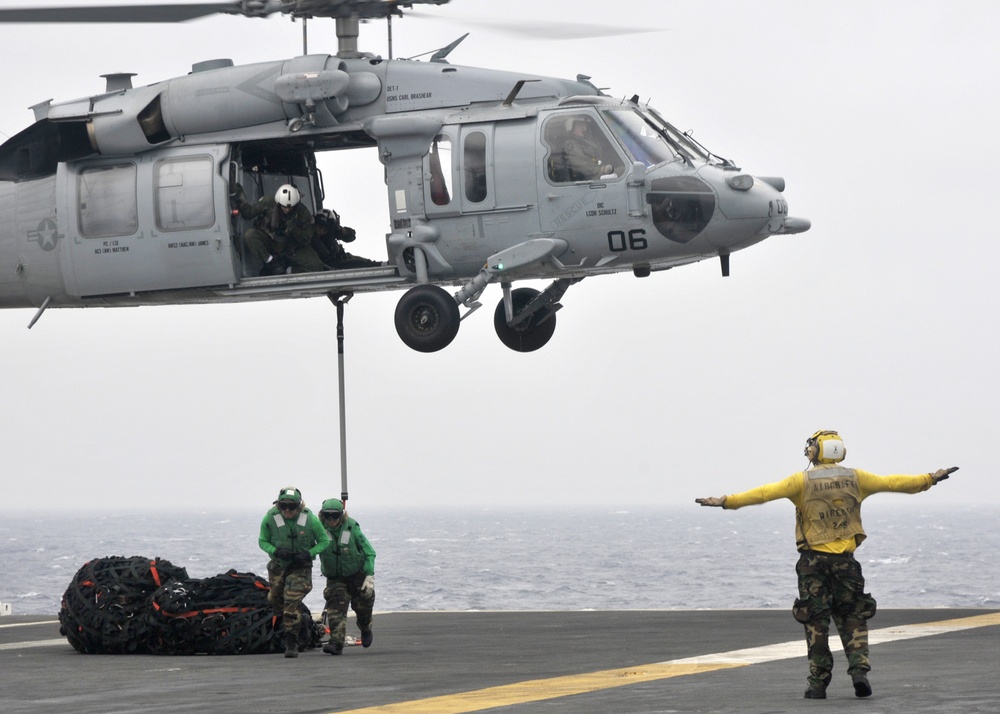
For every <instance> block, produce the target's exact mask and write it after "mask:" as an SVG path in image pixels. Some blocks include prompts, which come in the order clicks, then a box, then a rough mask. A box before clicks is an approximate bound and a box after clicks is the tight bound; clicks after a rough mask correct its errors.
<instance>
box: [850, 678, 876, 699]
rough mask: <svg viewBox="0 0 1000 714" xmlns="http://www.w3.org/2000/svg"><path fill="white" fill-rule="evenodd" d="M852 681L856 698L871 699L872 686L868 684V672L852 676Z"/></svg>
mask: <svg viewBox="0 0 1000 714" xmlns="http://www.w3.org/2000/svg"><path fill="white" fill-rule="evenodd" d="M851 681H852V682H854V696H856V697H870V696H871V695H872V685H870V684H869V683H868V673H867V672H858V673H857V674H852V675H851Z"/></svg>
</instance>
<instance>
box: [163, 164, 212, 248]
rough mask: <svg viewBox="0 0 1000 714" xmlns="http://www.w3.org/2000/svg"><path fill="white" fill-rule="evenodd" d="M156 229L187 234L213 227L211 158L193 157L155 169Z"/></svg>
mask: <svg viewBox="0 0 1000 714" xmlns="http://www.w3.org/2000/svg"><path fill="white" fill-rule="evenodd" d="M154 191H155V192H156V226H157V227H158V228H159V229H160V230H162V231H190V230H195V229H198V228H210V227H212V226H213V225H214V224H215V199H214V196H213V194H212V158H211V157H210V156H195V157H188V158H183V159H170V160H167V161H161V162H159V163H158V164H157V165H156V172H155V185H154Z"/></svg>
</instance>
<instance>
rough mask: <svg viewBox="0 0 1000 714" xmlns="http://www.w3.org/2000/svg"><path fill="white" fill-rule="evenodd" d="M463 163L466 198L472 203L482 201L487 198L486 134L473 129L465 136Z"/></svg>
mask: <svg viewBox="0 0 1000 714" xmlns="http://www.w3.org/2000/svg"><path fill="white" fill-rule="evenodd" d="M462 163H463V171H464V176H465V198H466V199H468V200H469V201H470V202H471V203H482V202H483V201H485V200H486V134H484V133H483V132H481V131H473V132H470V133H469V134H468V135H467V136H466V137H465V152H464V154H463V156H462Z"/></svg>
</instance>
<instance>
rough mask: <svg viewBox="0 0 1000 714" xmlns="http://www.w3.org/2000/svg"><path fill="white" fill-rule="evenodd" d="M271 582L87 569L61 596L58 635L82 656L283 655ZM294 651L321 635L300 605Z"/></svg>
mask: <svg viewBox="0 0 1000 714" xmlns="http://www.w3.org/2000/svg"><path fill="white" fill-rule="evenodd" d="M269 589H270V586H269V585H268V582H267V581H266V580H264V579H262V578H260V577H258V576H256V575H254V574H253V573H239V572H236V571H235V570H229V571H227V572H225V573H223V574H221V575H216V576H214V577H210V578H204V579H200V580H199V579H192V578H189V577H188V574H187V570H185V569H184V568H181V567H177V566H175V565H173V564H172V563H170V562H169V561H166V560H162V559H160V558H153V559H149V558H142V557H138V556H133V557H128V558H126V557H121V556H111V557H108V558H98V559H96V560H92V561H90V562H88V563H85V564H84V565H83V567H82V568H80V570H78V571H77V573H76V575H75V576H74V577H73V581H72V582H71V583H70V585H69V587H68V588H66V592H65V593H64V594H63V599H62V607H61V608H60V610H59V623H60V628H59V631H60V633H62V635H64V636H65V637H66V638H67V639H68V640H69V643H70V644H71V645H72V646H73V648H74V649H76V650H77V651H78V652H81V653H84V654H159V655H192V654H266V653H270V652H281V651H283V649H284V644H283V640H284V629H283V628H282V626H281V620H280V618H279V617H276V616H275V615H274V613H273V612H272V610H271V606H270V604H269V603H268V601H267V595H268V591H269ZM303 615H304V616H303V617H302V620H301V621H302V623H303V627H302V630H301V632H300V633H299V638H298V639H299V647H300V648H304V647H318V646H319V645H320V643H321V637H322V635H323V633H324V629H323V628H322V626H320V625H319V624H316V623H314V622H313V618H312V616H311V615H310V614H309V612H308V610H307V609H306V608H305V606H303Z"/></svg>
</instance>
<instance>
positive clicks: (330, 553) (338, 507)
mask: <svg viewBox="0 0 1000 714" xmlns="http://www.w3.org/2000/svg"><path fill="white" fill-rule="evenodd" d="M319 517H320V520H321V521H322V522H323V527H324V528H326V531H327V533H328V535H329V537H330V540H331V541H332V544H331V546H330V548H329V549H328V550H326V551H324V552H323V553H322V554H321V555H320V564H321V565H322V570H323V575H325V576H326V588H325V589H324V590H323V597H324V598H325V599H326V608H325V609H324V610H323V619H324V620H325V621H326V624H327V627H329V628H330V640H329V641H328V642H327V643H326V644H325V645H323V651H324V652H326V653H327V654H332V655H339V654H341V653H342V652H343V651H344V640H345V639H346V637H347V606H348V605H350V606H351V609H352V610H354V614H355V615H356V616H357V622H358V629H360V630H361V644H362V646H364V647H371V645H372V639H373V635H372V610H373V609H374V607H375V549H374V548H373V547H372V544H371V543H369V542H368V539H367V538H365V534H364V533H362V532H361V526H359V525H358V522H357V521H355V520H354V519H353V518H351V517H350V516H348V515H347V512H346V511H345V510H344V502H343V501H341V500H340V499H337V498H328V499H327V500H325V501H323V508H322V509H321V510H320V512H319Z"/></svg>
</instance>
